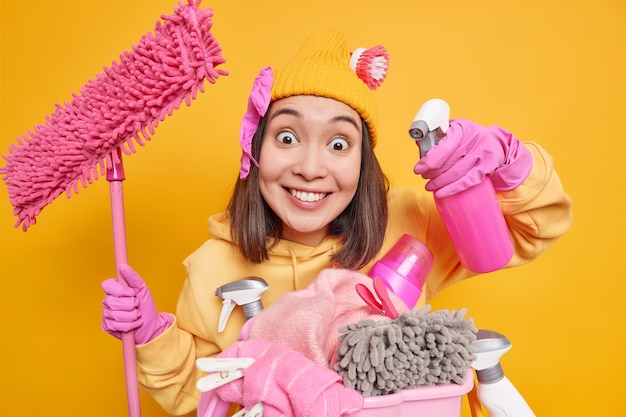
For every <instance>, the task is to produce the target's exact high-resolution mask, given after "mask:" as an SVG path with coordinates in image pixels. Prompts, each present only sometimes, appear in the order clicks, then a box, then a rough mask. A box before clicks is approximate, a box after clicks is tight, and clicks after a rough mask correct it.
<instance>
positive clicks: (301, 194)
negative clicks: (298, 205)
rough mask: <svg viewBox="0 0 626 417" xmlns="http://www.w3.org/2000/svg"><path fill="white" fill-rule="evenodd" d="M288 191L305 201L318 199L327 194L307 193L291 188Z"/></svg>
mask: <svg viewBox="0 0 626 417" xmlns="http://www.w3.org/2000/svg"><path fill="white" fill-rule="evenodd" d="M289 192H290V193H291V195H292V196H294V197H295V198H297V199H298V200H300V201H305V202H315V201H320V200H321V199H323V198H324V197H326V196H327V195H328V194H326V193H308V192H306V191H299V190H294V189H293V188H292V189H290V190H289Z"/></svg>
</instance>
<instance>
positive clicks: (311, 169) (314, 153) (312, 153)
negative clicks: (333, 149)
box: [294, 147, 328, 181]
mask: <svg viewBox="0 0 626 417" xmlns="http://www.w3.org/2000/svg"><path fill="white" fill-rule="evenodd" d="M294 172H295V174H297V175H301V176H302V177H304V178H305V179H306V180H307V181H311V180H314V179H316V178H322V177H324V176H326V175H327V174H328V161H327V159H326V156H325V152H324V149H320V148H319V147H307V148H306V149H303V150H302V153H301V154H300V158H299V161H298V163H297V164H296V165H295V167H294Z"/></svg>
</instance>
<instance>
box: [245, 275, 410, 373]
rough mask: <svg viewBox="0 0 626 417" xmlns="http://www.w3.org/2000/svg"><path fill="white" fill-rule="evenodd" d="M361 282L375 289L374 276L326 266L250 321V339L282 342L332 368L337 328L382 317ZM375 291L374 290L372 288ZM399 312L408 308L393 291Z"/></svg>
mask: <svg viewBox="0 0 626 417" xmlns="http://www.w3.org/2000/svg"><path fill="white" fill-rule="evenodd" d="M357 283H361V284H363V285H365V286H366V287H368V288H369V289H371V290H372V288H373V285H372V279H371V278H370V277H368V276H367V275H364V274H361V273H359V272H356V271H349V270H346V269H325V270H323V271H322V272H320V274H319V276H318V277H317V278H316V279H315V281H313V282H312V283H311V284H310V285H309V286H308V287H306V288H305V289H303V290H300V291H294V292H291V293H288V294H285V295H283V296H282V297H281V298H280V299H278V301H277V302H275V303H274V304H273V305H272V306H271V307H268V308H266V309H265V310H263V311H262V312H261V313H259V314H258V315H257V316H256V317H254V320H253V321H252V322H251V324H250V339H266V340H270V341H272V342H277V343H282V344H284V345H286V346H289V347H290V348H292V349H293V350H295V351H296V352H299V353H302V354H303V355H304V356H306V357H307V358H309V359H311V360H312V361H313V362H315V363H317V364H320V365H324V366H326V367H329V368H332V367H333V366H334V364H335V363H336V362H337V356H336V351H337V348H338V347H339V345H340V342H339V340H338V337H339V332H338V331H337V329H338V328H339V327H341V326H343V325H346V324H349V323H357V322H359V321H361V320H363V319H368V318H370V319H375V320H380V319H382V318H384V317H383V316H380V315H378V314H375V313H374V312H373V311H372V310H371V309H370V308H369V307H368V306H367V305H366V304H365V302H364V301H363V300H362V299H361V297H360V296H359V295H358V294H357V292H356V290H355V286H356V284H357ZM372 292H373V290H372ZM389 297H390V298H391V301H392V302H393V305H394V306H395V307H396V310H397V311H398V314H402V313H404V312H407V311H409V310H408V308H407V307H406V306H405V304H404V302H402V300H401V299H400V298H398V297H397V296H396V295H395V294H393V292H392V291H389Z"/></svg>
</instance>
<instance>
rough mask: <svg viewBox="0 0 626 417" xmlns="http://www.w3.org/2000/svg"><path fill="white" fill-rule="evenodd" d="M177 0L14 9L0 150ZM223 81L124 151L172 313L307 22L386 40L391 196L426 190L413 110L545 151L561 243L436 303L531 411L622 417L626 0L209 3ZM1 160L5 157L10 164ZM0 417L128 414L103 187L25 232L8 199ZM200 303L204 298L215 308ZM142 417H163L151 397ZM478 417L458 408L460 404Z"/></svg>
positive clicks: (3, 225) (385, 150)
mask: <svg viewBox="0 0 626 417" xmlns="http://www.w3.org/2000/svg"><path fill="white" fill-rule="evenodd" d="M176 4H177V1H176V0H149V1H148V0H140V1H122V0H109V1H106V2H86V1H69V0H57V1H43V0H34V1H28V2H21V1H8V0H2V9H1V14H2V56H1V60H2V64H1V65H2V67H1V68H2V74H1V75H2V78H1V79H2V85H1V88H2V94H1V100H2V109H1V111H2V113H1V123H2V126H1V130H0V142H1V143H0V145H1V146H0V152H2V153H5V152H6V150H7V148H8V147H9V145H10V144H12V143H14V142H15V140H16V138H17V137H18V136H21V135H22V134H23V133H25V132H26V131H27V130H28V129H31V128H32V127H33V126H34V125H36V124H40V123H45V115H47V114H50V113H52V112H53V111H54V108H55V107H54V104H55V103H57V102H59V103H61V102H64V101H69V100H71V93H72V92H76V91H78V90H79V89H80V87H81V86H82V85H83V84H84V83H85V82H86V81H87V80H89V79H92V78H93V77H94V76H95V75H96V74H97V73H99V72H101V71H102V68H103V67H104V66H109V65H110V64H111V62H112V61H113V60H117V59H118V54H119V53H120V52H122V51H123V50H128V49H129V48H130V46H131V45H132V44H134V43H137V42H138V41H139V39H140V36H141V35H142V34H144V33H146V32H149V31H151V30H152V29H153V27H154V23H155V22H156V21H157V20H158V19H159V16H160V15H161V14H169V13H171V12H172V11H173V9H174V7H175V6H176ZM203 6H204V7H209V6H210V7H212V8H213V9H214V12H215V18H214V20H215V26H214V30H213V32H214V34H215V36H216V37H217V39H218V41H219V42H220V43H221V44H222V47H223V49H224V55H225V57H226V59H227V64H226V65H224V66H223V68H224V69H227V70H228V71H230V75H229V76H228V77H225V78H223V79H220V80H218V82H217V84H216V85H208V84H207V91H206V93H205V94H202V95H200V96H199V98H198V99H197V100H196V101H195V102H194V103H193V105H192V106H191V107H188V108H187V107H184V108H181V109H180V110H179V111H177V112H175V113H174V115H173V116H172V117H169V118H168V119H166V121H165V122H164V123H163V124H162V125H161V126H159V128H158V129H157V132H156V134H155V135H154V137H153V140H152V142H151V143H149V144H148V145H146V146H145V148H141V149H139V151H138V155H133V156H132V157H130V158H127V159H126V174H127V181H126V182H125V186H124V187H125V197H126V210H127V211H126V221H127V226H128V246H129V259H130V262H131V264H132V265H134V267H135V268H136V269H137V270H138V271H140V273H141V274H142V275H143V276H144V278H145V279H146V281H147V282H148V284H149V285H150V287H151V288H152V291H153V294H154V297H155V299H156V302H157V304H158V306H159V308H160V309H161V310H164V311H173V310H174V308H175V303H176V299H177V295H178V292H179V290H180V288H181V284H182V280H183V278H184V271H183V268H182V266H181V261H182V260H183V258H184V257H185V256H186V255H187V254H188V253H190V252H191V251H192V250H194V249H195V248H196V247H197V246H198V245H199V244H200V243H201V242H202V241H203V240H204V239H206V238H207V228H206V225H207V217H208V216H209V215H210V214H211V213H214V212H217V211H219V210H221V209H222V208H223V207H224V205H225V203H226V201H227V198H228V195H229V193H230V191H231V189H232V186H233V183H234V180H235V177H236V176H237V173H238V161H239V153H240V150H239V147H238V142H237V135H238V132H239V120H240V118H241V115H242V113H243V112H244V110H245V107H246V99H247V94H248V92H249V90H250V87H251V83H252V80H253V78H254V76H255V75H256V74H257V73H258V71H259V69H260V68H261V67H263V66H265V65H279V64H282V63H283V62H284V61H285V60H286V59H287V58H288V57H290V56H291V55H292V54H293V53H294V52H295V50H296V48H297V47H298V46H299V45H300V44H301V42H302V41H303V40H304V38H305V37H306V36H307V35H308V34H309V33H310V32H311V31H312V30H314V29H317V28H319V27H321V26H325V27H331V28H335V29H340V30H343V31H344V32H345V33H346V36H347V39H348V43H349V45H350V47H352V48H356V47H359V46H373V45H376V44H383V45H385V46H386V47H387V48H388V50H389V52H390V55H391V68H390V70H389V77H388V79H387V81H386V82H385V83H384V84H383V86H382V87H381V88H380V89H379V90H378V92H377V93H376V95H377V97H378V102H379V115H380V132H381V135H380V136H381V139H380V141H379V146H378V148H377V151H378V153H379V156H380V159H381V162H382V164H383V166H384V168H385V169H386V171H387V173H388V174H389V176H390V178H391V180H392V182H393V184H394V185H403V186H411V187H415V188H418V189H421V188H422V187H423V182H422V181H421V180H420V179H419V178H417V177H415V176H414V175H413V174H412V168H413V165H414V164H415V162H416V161H417V153H416V148H415V146H414V144H413V142H412V141H411V140H409V138H408V136H407V133H406V132H407V128H408V125H409V123H410V121H411V119H412V117H413V115H414V114H415V112H416V111H417V109H418V108H419V106H420V105H421V103H422V102H423V101H425V100H426V99H428V98H431V97H441V98H444V99H446V100H447V101H448V102H449V103H450V104H451V107H452V115H453V116H458V117H466V118H470V119H473V120H475V121H477V122H480V123H497V124H500V125H503V126H505V127H507V128H509V129H510V130H512V131H513V132H515V133H516V134H517V135H518V136H519V137H520V138H522V139H525V140H536V141H538V142H540V143H541V144H542V145H543V146H544V147H545V148H546V149H547V150H548V151H549V152H550V153H551V154H552V155H553V156H554V158H555V161H556V167H557V169H558V172H559V174H560V176H561V178H562V181H563V184H564V185H565V187H566V188H567V190H568V191H569V193H570V194H571V196H572V198H573V201H574V216H575V221H574V225H573V227H572V229H571V231H570V232H569V233H568V234H567V235H566V236H565V237H563V238H562V239H561V240H560V241H559V242H558V243H557V244H556V245H555V246H554V247H553V248H551V249H550V250H549V251H548V252H547V253H545V255H544V256H542V257H541V258H539V259H537V260H536V261H535V262H533V263H531V264H529V265H526V266H523V267H520V268H518V269H516V270H510V271H501V272H497V273H493V274H489V275H485V276H482V277H478V278H476V279H473V280H471V281H467V282H464V283H461V284H459V285H457V286H455V287H452V288H450V289H448V290H446V291H444V292H443V293H441V294H440V295H439V296H438V297H437V298H436V299H435V300H434V305H435V307H437V308H454V309H456V308H461V307H467V308H468V309H469V312H470V315H471V316H472V317H474V319H475V321H476V324H477V326H478V327H481V328H488V329H493V330H497V331H499V332H501V333H503V334H505V335H506V336H507V337H508V338H509V339H510V340H511V341H512V342H513V349H512V350H511V351H510V352H509V353H507V354H506V355H505V356H504V358H503V366H504V370H505V372H506V374H507V376H508V377H509V379H511V380H512V381H513V383H514V384H515V385H516V386H517V388H518V389H519V390H520V391H521V392H522V393H523V394H524V396H525V398H526V399H527V401H528V402H529V404H530V405H531V407H532V408H533V409H534V410H535V413H536V414H537V415H538V416H588V415H596V416H605V417H606V416H624V415H626V414H625V411H624V409H625V408H626V406H625V405H624V404H623V394H624V372H625V371H626V359H625V358H626V355H624V347H625V346H624V328H625V321H626V320H625V318H626V314H625V313H624V306H625V304H626V303H625V301H626V298H625V297H624V292H626V284H624V277H625V274H624V270H623V267H622V263H623V260H624V248H625V247H626V245H625V244H624V238H625V235H626V233H625V232H626V226H625V220H624V219H625V217H626V205H625V203H624V190H625V189H626V186H625V184H624V183H625V182H626V168H625V167H626V163H625V162H624V161H625V159H624V155H625V154H626V146H625V143H626V139H625V138H626V120H625V119H626V117H625V116H626V111H625V109H626V103H625V97H626V81H625V75H626V48H625V46H626V3H624V1H623V0H586V1H584V0H573V1H572V0H568V1H565V0H557V1H545V0H529V1H522V2H503V1H500V0H498V1H496V0H476V1H472V2H467V1H462V0H443V1H431V0H414V1H402V2H394V1H391V2H380V1H369V0H368V1H361V2H352V1H349V2H348V1H346V2H342V1H337V0H316V1H314V2H310V3H300V2H290V1H281V0H269V1H245V2H244V1H233V0H213V1H208V0H205V2H204V4H203ZM2 164H4V163H2ZM0 189H1V190H0V191H1V194H0V237H1V245H2V247H1V251H0V274H1V287H0V297H1V298H0V301H1V305H0V320H1V321H2V326H1V329H2V330H1V336H0V337H1V342H0V343H1V351H0V361H1V364H0V371H1V375H0V384H2V387H1V389H0V414H1V415H3V416H7V417H8V416H11V417H18V416H36V415H37V416H39V415H46V416H64V417H70V416H85V415H89V416H122V415H125V414H126V400H125V392H124V388H123V375H122V369H121V368H122V364H121V344H120V343H119V342H118V341H117V340H116V339H114V338H112V337H110V336H108V335H107V334H105V333H104V332H102V330H101V329H100V314H101V310H100V308H101V304H100V303H101V300H102V298H103V293H102V291H101V288H100V283H101V281H102V280H104V279H105V278H108V277H110V276H112V275H113V274H114V261H113V252H112V238H111V229H110V213H109V199H108V198H109V197H108V184H107V182H106V181H105V180H98V181H97V182H96V183H94V184H93V185H91V186H89V187H88V188H87V189H84V190H81V191H80V192H79V194H78V195H75V196H73V197H72V198H71V199H69V200H68V199H66V198H65V197H64V196H62V197H60V198H58V199H57V200H56V201H55V202H54V204H51V205H49V206H48V207H47V208H46V209H45V210H44V211H43V213H42V214H41V216H40V217H39V223H38V224H37V225H35V226H33V227H32V228H31V229H30V230H29V231H28V232H27V233H24V232H22V231H21V230H19V229H14V228H13V227H12V225H13V223H14V218H13V216H12V215H11V209H12V208H11V206H10V204H9V200H8V197H7V196H6V187H5V186H4V183H3V182H2V183H1V185H0ZM207 297H213V295H212V294H207ZM142 407H143V413H144V415H146V416H164V415H166V414H165V413H164V412H163V411H161V410H160V409H159V407H158V405H156V403H155V402H154V401H153V400H152V399H150V398H148V397H147V396H145V395H143V394H142ZM466 411H467V410H465V412H466Z"/></svg>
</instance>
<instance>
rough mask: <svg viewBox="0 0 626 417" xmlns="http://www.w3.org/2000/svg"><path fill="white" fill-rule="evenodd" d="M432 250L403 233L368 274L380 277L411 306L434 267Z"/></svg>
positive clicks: (372, 276)
mask: <svg viewBox="0 0 626 417" xmlns="http://www.w3.org/2000/svg"><path fill="white" fill-rule="evenodd" d="M433 262H434V259H433V254H432V253H431V252H430V250H429V249H428V248H427V247H426V245H424V244H423V243H422V242H420V241H419V240H417V239H415V238H414V237H413V236H411V235H409V234H404V235H402V236H401V237H400V239H399V240H398V241H397V242H396V243H395V244H394V245H393V247H392V248H391V249H390V250H389V252H387V253H386V254H385V255H384V256H383V257H382V258H381V259H380V260H379V261H378V262H376V263H375V264H374V266H373V267H372V270H371V271H370V274H369V276H370V277H371V278H375V277H379V278H380V279H382V281H383V282H384V283H385V286H386V287H387V288H389V289H390V290H391V291H393V293H394V294H395V295H397V296H398V297H399V298H400V299H401V300H402V301H404V304H406V306H407V307H409V308H413V307H414V306H415V303H416V302H417V299H418V298H419V297H420V295H421V294H422V287H423V286H424V282H425V281H426V278H427V277H428V274H429V273H430V271H431V269H432V268H433Z"/></svg>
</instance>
